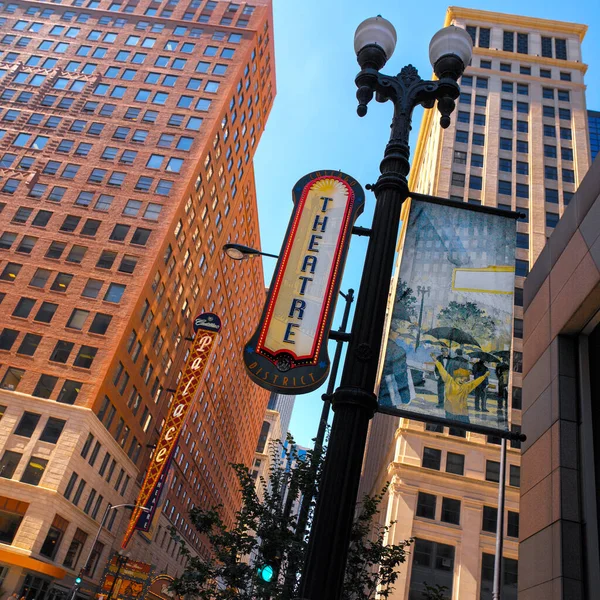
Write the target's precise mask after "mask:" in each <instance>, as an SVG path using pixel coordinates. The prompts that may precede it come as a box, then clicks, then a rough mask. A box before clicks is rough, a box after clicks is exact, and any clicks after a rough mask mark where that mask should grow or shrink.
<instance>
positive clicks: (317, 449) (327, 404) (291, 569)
mask: <svg viewBox="0 0 600 600" xmlns="http://www.w3.org/2000/svg"><path fill="white" fill-rule="evenodd" d="M340 295H341V296H342V298H343V299H344V300H345V301H346V305H345V306H344V314H343V316H342V322H341V324H340V328H339V329H338V333H342V334H343V333H345V332H346V327H347V326H348V319H349V317H350V308H351V307H352V302H353V301H354V290H353V289H352V288H350V289H349V290H348V291H347V292H346V293H345V294H344V293H343V292H341V291H340ZM345 341H346V340H345V339H344V338H343V337H338V338H337V339H336V347H335V354H334V355H333V361H332V363H331V371H330V372H329V380H328V382H327V392H326V393H325V394H323V395H322V396H321V398H322V399H323V408H322V410H321V419H320V420H319V427H318V429H317V435H316V437H315V445H314V449H313V459H312V460H313V465H314V471H313V475H314V476H313V479H312V480H311V484H310V487H309V489H307V490H306V492H305V494H304V496H303V497H302V502H301V504H300V509H299V510H298V522H297V524H296V537H297V539H298V540H302V538H303V537H304V535H305V532H306V525H307V523H308V515H309V513H310V505H311V503H312V500H313V498H314V495H315V491H316V488H317V485H318V481H317V480H316V478H317V468H318V465H319V462H320V461H321V455H322V453H323V442H324V440H325V432H326V431H327V421H328V420H329V411H330V409H331V397H332V395H333V390H334V389H335V382H336V380H337V373H338V369H339V366H340V359H341V357H342V349H343V347H344V342H345ZM298 566H299V565H298V564H296V563H295V562H294V561H291V562H290V564H288V568H287V571H286V588H287V590H288V591H289V590H291V589H292V588H293V586H294V585H295V582H296V577H297V570H298Z"/></svg>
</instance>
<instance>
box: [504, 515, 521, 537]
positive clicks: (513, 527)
mask: <svg viewBox="0 0 600 600" xmlns="http://www.w3.org/2000/svg"><path fill="white" fill-rule="evenodd" d="M506 535H507V536H508V537H514V538H518V537H519V513H516V512H513V511H511V510H509V511H508V515H507V521H506Z"/></svg>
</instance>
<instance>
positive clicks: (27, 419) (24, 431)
mask: <svg viewBox="0 0 600 600" xmlns="http://www.w3.org/2000/svg"><path fill="white" fill-rule="evenodd" d="M41 416H42V415H39V414H37V413H32V412H24V413H23V416H22V417H21V420H20V421H19V424H18V425H17V428H16V429H15V431H14V434H15V435H20V436H22V437H27V438H30V437H31V436H32V435H33V432H34V431H35V428H36V427H37V424H38V423H39V420H40V417H41Z"/></svg>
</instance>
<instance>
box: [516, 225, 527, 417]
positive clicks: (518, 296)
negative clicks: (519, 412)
mask: <svg viewBox="0 0 600 600" xmlns="http://www.w3.org/2000/svg"><path fill="white" fill-rule="evenodd" d="M523 235H527V234H523ZM527 237H529V236H527ZM517 247H518V246H517ZM513 298H514V305H515V306H523V289H522V288H515V291H514V294H513ZM513 408H515V407H514V402H513Z"/></svg>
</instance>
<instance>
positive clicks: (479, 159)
mask: <svg viewBox="0 0 600 600" xmlns="http://www.w3.org/2000/svg"><path fill="white" fill-rule="evenodd" d="M471 166H472V167H477V168H482V167H483V154H476V153H475V152H473V153H471Z"/></svg>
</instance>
